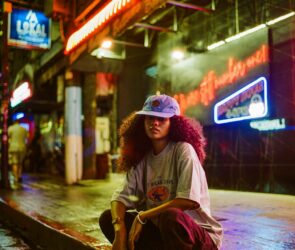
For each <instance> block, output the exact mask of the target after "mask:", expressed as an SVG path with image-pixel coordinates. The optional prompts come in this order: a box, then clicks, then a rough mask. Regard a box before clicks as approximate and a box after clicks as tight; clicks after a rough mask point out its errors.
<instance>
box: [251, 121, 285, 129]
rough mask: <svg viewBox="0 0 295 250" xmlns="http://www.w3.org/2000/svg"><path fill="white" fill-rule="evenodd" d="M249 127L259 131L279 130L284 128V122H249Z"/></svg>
mask: <svg viewBox="0 0 295 250" xmlns="http://www.w3.org/2000/svg"><path fill="white" fill-rule="evenodd" d="M250 127H251V128H254V129H258V130H259V131H268V130H280V129H285V128H286V121H285V119H284V118H282V119H273V120H261V121H251V122H250Z"/></svg>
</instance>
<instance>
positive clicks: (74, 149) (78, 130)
mask: <svg viewBox="0 0 295 250" xmlns="http://www.w3.org/2000/svg"><path fill="white" fill-rule="evenodd" d="M65 79H66V90H65V181H66V183H67V184H74V183H76V182H78V181H79V180H81V178H82V121H81V117H82V108H81V106H82V91H81V86H80V77H79V74H78V73H77V72H72V71H67V72H66V75H65Z"/></svg>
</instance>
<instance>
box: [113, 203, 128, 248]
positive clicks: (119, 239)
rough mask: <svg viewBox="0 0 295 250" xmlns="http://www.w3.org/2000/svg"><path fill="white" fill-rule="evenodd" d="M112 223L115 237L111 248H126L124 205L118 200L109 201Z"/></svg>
mask: <svg viewBox="0 0 295 250" xmlns="http://www.w3.org/2000/svg"><path fill="white" fill-rule="evenodd" d="M111 213H112V224H113V226H114V232H115V239H114V242H113V248H112V249H113V250H127V231H126V226H125V220H124V219H125V213H126V206H125V205H124V204H123V203H122V202H120V201H112V203H111Z"/></svg>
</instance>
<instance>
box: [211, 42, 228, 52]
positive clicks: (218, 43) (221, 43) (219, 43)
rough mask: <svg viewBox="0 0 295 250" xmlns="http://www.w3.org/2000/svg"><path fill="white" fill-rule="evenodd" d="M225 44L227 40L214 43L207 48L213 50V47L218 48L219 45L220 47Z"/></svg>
mask: <svg viewBox="0 0 295 250" xmlns="http://www.w3.org/2000/svg"><path fill="white" fill-rule="evenodd" d="M223 44H225V41H219V42H217V43H213V44H211V45H209V46H208V47H207V49H208V50H212V49H215V48H217V47H219V46H221V45H223Z"/></svg>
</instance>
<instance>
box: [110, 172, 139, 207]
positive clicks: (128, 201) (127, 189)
mask: <svg viewBox="0 0 295 250" xmlns="http://www.w3.org/2000/svg"><path fill="white" fill-rule="evenodd" d="M136 168H140V166H137V167H136ZM140 172H141V171H138V169H134V168H132V169H130V170H129V171H128V172H127V173H126V176H125V179H124V181H123V183H122V184H121V185H120V187H118V189H117V190H116V191H115V192H114V193H113V196H112V199H111V201H120V202H122V203H123V204H124V205H125V206H126V207H127V208H137V207H138V204H140V203H142V200H143V197H144V193H143V188H142V187H143V183H142V174H140Z"/></svg>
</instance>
